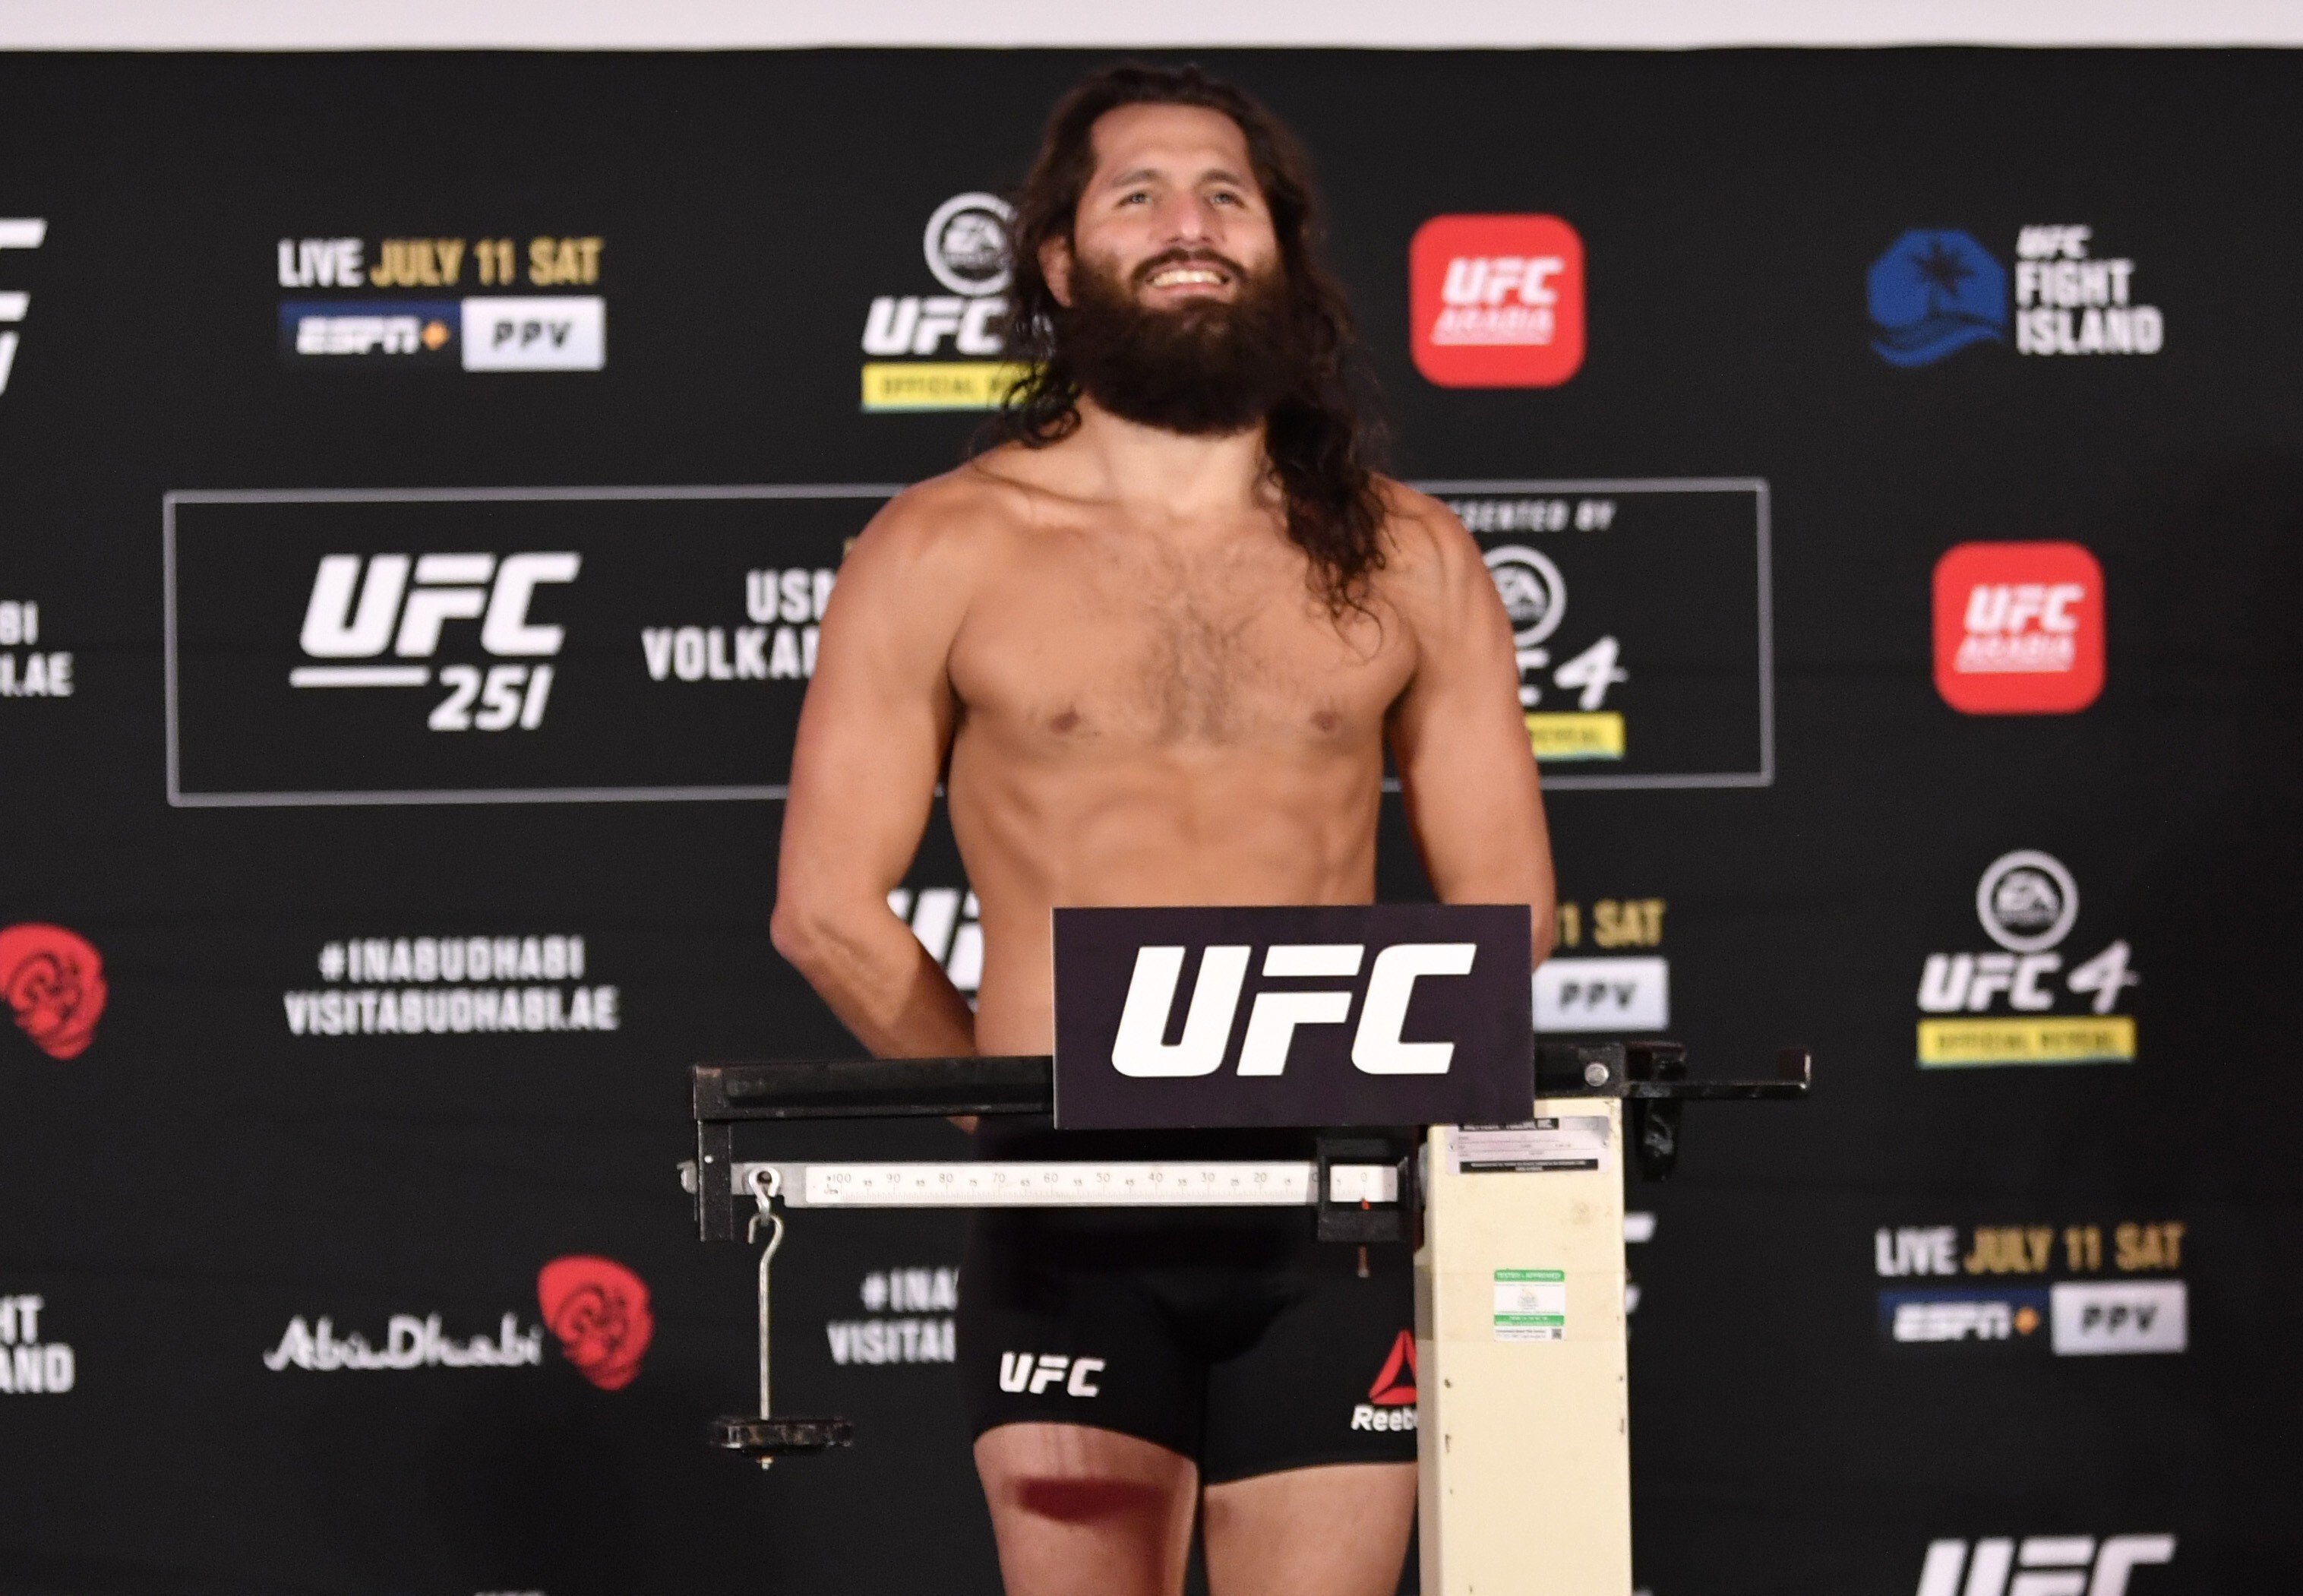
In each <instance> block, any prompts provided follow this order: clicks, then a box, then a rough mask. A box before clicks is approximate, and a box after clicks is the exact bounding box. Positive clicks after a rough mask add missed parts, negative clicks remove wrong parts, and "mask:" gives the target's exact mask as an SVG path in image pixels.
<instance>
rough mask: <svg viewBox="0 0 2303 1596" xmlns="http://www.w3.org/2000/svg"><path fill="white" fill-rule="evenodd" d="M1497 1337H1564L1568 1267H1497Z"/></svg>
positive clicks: (1507, 1338) (1563, 1338)
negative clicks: (1563, 1268) (1564, 1268)
mask: <svg viewBox="0 0 2303 1596" xmlns="http://www.w3.org/2000/svg"><path fill="white" fill-rule="evenodd" d="M1496 1339H1497V1340H1498V1341H1565V1339H1567V1271H1565V1270H1559V1269H1499V1270H1497V1271H1496Z"/></svg>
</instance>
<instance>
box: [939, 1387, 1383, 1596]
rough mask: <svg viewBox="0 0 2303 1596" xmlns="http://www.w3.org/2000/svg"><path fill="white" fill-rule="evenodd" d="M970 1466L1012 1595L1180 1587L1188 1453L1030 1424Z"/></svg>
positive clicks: (1192, 1476) (1194, 1484) (1161, 1593)
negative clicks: (980, 1484) (980, 1483)
mask: <svg viewBox="0 0 2303 1596" xmlns="http://www.w3.org/2000/svg"><path fill="white" fill-rule="evenodd" d="M975 1472H976V1474H977V1475H978V1476H979V1477H980V1478H981V1479H982V1480H983V1498H984V1500H985V1501H986V1502H987V1503H988V1504H989V1505H990V1507H991V1533H992V1537H993V1539H994V1540H995V1541H997V1542H998V1544H999V1548H1000V1581H1001V1583H1002V1584H1003V1585H1004V1586H1005V1587H1006V1589H1007V1592H1008V1596H1177V1593H1178V1592H1181V1591H1182V1590H1183V1588H1184V1565H1185V1559H1186V1558H1188V1557H1189V1556H1190V1552H1191V1543H1192V1514H1193V1508H1194V1505H1195V1501H1196V1499H1197V1497H1198V1494H1199V1469H1198V1467H1197V1465H1194V1463H1193V1462H1192V1460H1191V1459H1190V1458H1188V1457H1183V1456H1181V1455H1180V1454H1178V1453H1176V1452H1171V1451H1169V1450H1168V1448H1165V1447H1162V1446H1157V1445H1154V1444H1153V1443H1152V1442H1151V1441H1148V1440H1138V1439H1137V1438H1136V1437H1135V1436H1132V1435H1122V1434H1121V1433H1119V1432H1118V1431H1114V1430H1097V1429H1094V1428H1092V1427H1091V1426H1088V1425H1085V1424H1059V1423H1014V1424H1000V1425H998V1426H996V1427H994V1428H992V1429H990V1430H986V1431H984V1432H983V1434H982V1435H979V1436H978V1437H976V1440H975ZM1409 1474H1410V1480H1409V1485H1408V1490H1409V1493H1410V1495H1411V1497H1412V1496H1413V1491H1414V1483H1413V1470H1412V1469H1411V1470H1410V1471H1409ZM1305 1588H1306V1589H1309V1588H1311V1587H1308V1586H1307V1587H1305Z"/></svg>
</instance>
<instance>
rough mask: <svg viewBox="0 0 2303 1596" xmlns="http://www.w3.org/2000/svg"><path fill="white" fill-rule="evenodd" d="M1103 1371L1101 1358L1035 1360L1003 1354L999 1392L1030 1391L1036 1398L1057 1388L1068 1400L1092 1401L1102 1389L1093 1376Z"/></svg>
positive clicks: (1045, 1356) (1021, 1354) (1024, 1355)
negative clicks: (1093, 1379) (1085, 1399)
mask: <svg viewBox="0 0 2303 1596" xmlns="http://www.w3.org/2000/svg"><path fill="white" fill-rule="evenodd" d="M1102 1367H1103V1360H1102V1359H1101V1358H1100V1357H1077V1358H1076V1357H1066V1356H1065V1355H1062V1354H1061V1353H1056V1352H1043V1353H1042V1354H1040V1355H1039V1356H1038V1357H1037V1358H1034V1357H1033V1355H1031V1354H1030V1353H1028V1352H1003V1353H1001V1354H1000V1389H1001V1390H1003V1391H1026V1390H1027V1391H1029V1392H1031V1393H1032V1395H1033V1396H1034V1397H1037V1396H1039V1395H1040V1394H1041V1393H1042V1392H1044V1391H1045V1390H1047V1389H1048V1388H1049V1387H1050V1386H1055V1387H1058V1388H1059V1389H1061V1390H1062V1392H1063V1394H1064V1395H1065V1396H1067V1397H1092V1396H1095V1395H1097V1394H1098V1393H1100V1392H1101V1390H1102V1389H1103V1388H1102V1387H1101V1386H1099V1385H1096V1384H1095V1383H1094V1382H1093V1381H1092V1380H1091V1379H1090V1376H1092V1375H1093V1374H1094V1373H1096V1372H1098V1371H1099V1370H1101V1368H1102Z"/></svg>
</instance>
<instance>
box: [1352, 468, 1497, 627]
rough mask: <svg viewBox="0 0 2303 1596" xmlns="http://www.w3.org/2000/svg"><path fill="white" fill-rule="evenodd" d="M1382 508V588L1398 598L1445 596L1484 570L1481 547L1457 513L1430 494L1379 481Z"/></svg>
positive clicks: (1402, 485) (1398, 484) (1387, 481)
mask: <svg viewBox="0 0 2303 1596" xmlns="http://www.w3.org/2000/svg"><path fill="white" fill-rule="evenodd" d="M1376 491H1377V493H1378V494H1379V495H1381V497H1382V500H1383V504H1384V526H1383V542H1384V586H1385V587H1387V588H1388V589H1390V590H1391V591H1392V593H1393V595H1394V596H1396V597H1398V598H1403V599H1412V598H1413V597H1414V596H1415V595H1431V594H1435V593H1438V592H1440V591H1444V590H1446V589H1447V588H1448V587H1451V586H1452V585H1454V584H1455V583H1456V582H1460V581H1462V580H1464V578H1466V577H1467V575H1468V574H1470V573H1471V572H1472V571H1476V570H1481V569H1482V565H1483V562H1482V561H1481V559H1480V545H1478V544H1477V543H1475V542H1474V541H1473V540H1472V535H1471V534H1470V533H1468V532H1466V531H1464V523H1463V522H1461V521H1459V520H1457V519H1455V511H1452V510H1450V509H1448V508H1447V505H1445V504H1443V503H1441V502H1439V501H1438V500H1437V499H1435V498H1433V497H1432V496H1431V495H1430V494H1424V493H1418V492H1417V491H1416V490H1415V489H1413V488H1412V487H1410V486H1407V485H1406V484H1405V483H1404V482H1398V481H1395V480H1394V479H1392V478H1391V477H1377V478H1376Z"/></svg>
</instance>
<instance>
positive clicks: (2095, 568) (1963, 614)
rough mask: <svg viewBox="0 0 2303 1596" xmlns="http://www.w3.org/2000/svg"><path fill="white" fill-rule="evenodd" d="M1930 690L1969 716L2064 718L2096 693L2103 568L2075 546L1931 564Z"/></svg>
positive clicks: (2005, 549) (1972, 554)
mask: <svg viewBox="0 0 2303 1596" xmlns="http://www.w3.org/2000/svg"><path fill="white" fill-rule="evenodd" d="M1936 691H1937V692H1938V693H1941V694H1942V695H1943V699H1944V703H1946V704H1948V705H1951V706H1952V707H1953V709H1956V710H1959V711H1960V712H1961V713H1962V714H1971V715H2067V714H2072V713H2074V712H2075V711H2078V710H2082V709H2085V708H2086V707H2087V706H2088V705H2090V704H2093V703H2094V702H2095V701H2096V697H2097V695H2099V694H2101V693H2102V691H2103V567H2102V566H2100V565H2098V564H2096V558H2095V556H2094V555H2093V554H2091V553H2088V551H2087V550H2086V549H2084V548H2082V547H2081V546H2080V545H2078V544H2075V543H1962V544H1961V545H1958V546H1957V547H1955V548H1953V549H1952V550H1951V551H1950V552H1949V553H1946V554H1944V557H1943V558H1942V559H1940V560H1938V561H1936Z"/></svg>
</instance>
